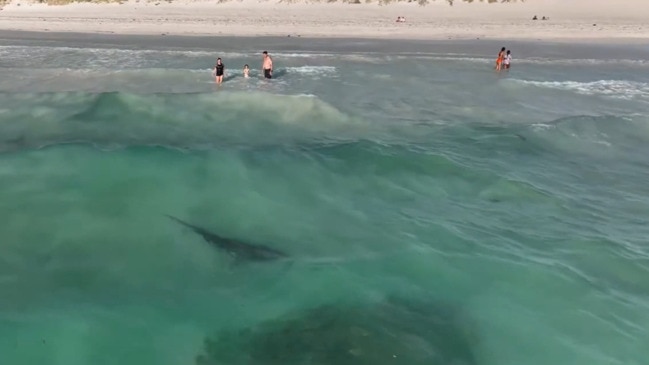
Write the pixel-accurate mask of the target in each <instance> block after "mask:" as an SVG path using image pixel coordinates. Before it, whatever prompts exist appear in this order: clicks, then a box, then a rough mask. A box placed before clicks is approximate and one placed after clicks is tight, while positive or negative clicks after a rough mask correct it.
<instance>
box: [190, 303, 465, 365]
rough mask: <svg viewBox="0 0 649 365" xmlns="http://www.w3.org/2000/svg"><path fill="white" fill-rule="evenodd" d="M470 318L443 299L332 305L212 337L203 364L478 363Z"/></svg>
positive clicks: (199, 362) (199, 360) (201, 358)
mask: <svg viewBox="0 0 649 365" xmlns="http://www.w3.org/2000/svg"><path fill="white" fill-rule="evenodd" d="M467 324H468V323H467V322H466V320H465V319H463V318H462V317H461V314H460V312H459V311H457V310H456V309H455V308H453V307H450V306H446V305H442V304H440V303H438V302H437V303H436V302H432V303H431V302H427V303H421V304H419V303H416V302H413V301H410V300H403V299H396V298H392V299H389V300H387V301H385V302H381V303H378V304H374V305H369V306H351V305H347V306H333V305H327V306H322V307H318V308H315V309H311V310H308V311H305V312H304V313H301V314H298V315H293V316H288V317H286V318H282V319H277V320H272V321H268V322H264V323H262V324H260V325H258V326H255V327H253V328H248V329H244V330H241V331H233V332H224V333H221V334H219V335H218V336H217V337H216V338H215V339H209V338H207V339H205V343H204V353H203V354H201V355H199V356H197V357H196V364H197V365H235V364H236V365H303V364H313V365H386V364H392V365H400V364H403V365H448V364H453V365H475V364H476V363H477V362H476V358H475V354H474V346H475V342H476V341H475V339H474V338H473V337H472V333H473V331H472V330H471V328H470V326H467Z"/></svg>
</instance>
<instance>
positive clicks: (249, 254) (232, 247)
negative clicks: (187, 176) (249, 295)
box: [167, 214, 288, 262]
mask: <svg viewBox="0 0 649 365" xmlns="http://www.w3.org/2000/svg"><path fill="white" fill-rule="evenodd" d="M167 217H168V218H170V219H172V220H174V221H176V222H178V223H179V224H181V225H183V226H185V227H187V228H189V229H191V230H192V231H194V233H196V234H198V235H200V236H201V237H203V239H204V240H205V241H207V242H209V243H211V244H212V245H213V246H215V247H217V248H219V249H221V250H223V251H226V252H228V253H229V254H230V255H231V256H233V257H234V258H235V259H238V260H246V261H255V262H263V261H273V260H279V259H283V258H287V257H288V255H287V254H286V253H285V252H282V251H280V250H276V249H274V248H272V247H268V246H263V245H257V244H251V243H247V242H243V241H239V240H236V239H232V238H226V237H222V236H219V235H218V234H216V233H212V232H210V231H208V230H207V229H205V228H202V227H199V226H196V225H193V224H191V223H188V222H185V221H184V220H182V219H180V218H176V217H174V216H172V215H168V214H167Z"/></svg>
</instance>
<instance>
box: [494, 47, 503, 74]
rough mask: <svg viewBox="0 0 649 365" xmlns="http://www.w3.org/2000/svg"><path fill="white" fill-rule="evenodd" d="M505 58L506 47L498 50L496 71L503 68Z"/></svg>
mask: <svg viewBox="0 0 649 365" xmlns="http://www.w3.org/2000/svg"><path fill="white" fill-rule="evenodd" d="M504 59H505V47H503V48H502V49H501V50H500V52H498V58H496V71H500V70H501V69H502V65H503V60H504Z"/></svg>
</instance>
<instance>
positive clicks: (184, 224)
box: [165, 214, 198, 229]
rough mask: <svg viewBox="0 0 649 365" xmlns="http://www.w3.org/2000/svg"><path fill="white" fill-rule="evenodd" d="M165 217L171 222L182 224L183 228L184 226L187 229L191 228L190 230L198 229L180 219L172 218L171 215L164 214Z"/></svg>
mask: <svg viewBox="0 0 649 365" xmlns="http://www.w3.org/2000/svg"><path fill="white" fill-rule="evenodd" d="M165 216H166V217H167V218H169V219H171V220H174V221H176V222H178V223H180V224H182V225H183V226H186V227H189V228H192V229H196V228H198V227H196V226H194V225H193V224H189V223H187V222H185V221H184V220H182V219H180V218H176V217H174V216H173V215H169V214H165Z"/></svg>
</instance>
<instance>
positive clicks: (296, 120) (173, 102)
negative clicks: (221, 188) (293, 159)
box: [0, 92, 363, 150]
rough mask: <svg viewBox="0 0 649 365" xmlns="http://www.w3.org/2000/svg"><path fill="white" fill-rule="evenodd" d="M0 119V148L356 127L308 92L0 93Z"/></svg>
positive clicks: (270, 139) (184, 142) (283, 138)
mask: <svg viewBox="0 0 649 365" xmlns="http://www.w3.org/2000/svg"><path fill="white" fill-rule="evenodd" d="M14 105H18V106H19V107H16V108H13V107H12V106H14ZM188 106H189V107H188ZM0 115H2V118H3V120H4V123H3V124H2V126H0V136H2V137H0V150H3V149H4V150H6V149H7V148H11V149H13V148H16V147H41V146H44V145H50V144H58V143H70V142H86V143H93V144H98V145H109V146H114V145H121V146H127V145H166V146H173V147H197V146H199V145H204V144H208V145H214V144H215V143H216V144H218V143H224V142H232V143H244V144H259V143H282V142H289V141H296V140H297V141H299V140H304V139H307V140H308V139H313V138H321V137H332V136H334V137H335V136H337V135H341V134H342V133H344V134H345V135H347V136H349V135H350V134H353V133H354V131H355V130H356V128H359V127H362V126H363V124H362V123H361V121H360V120H357V119H354V118H352V117H350V116H348V115H346V114H344V113H343V112H341V111H339V110H338V109H336V108H335V107H333V106H331V105H330V104H328V103H326V102H324V101H322V100H320V99H318V98H317V97H314V96H312V95H277V94H267V93H261V92H247V93H244V92H217V93H195V94H153V95H136V94H126V93H120V92H107V93H99V94H89V93H46V94H0Z"/></svg>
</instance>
